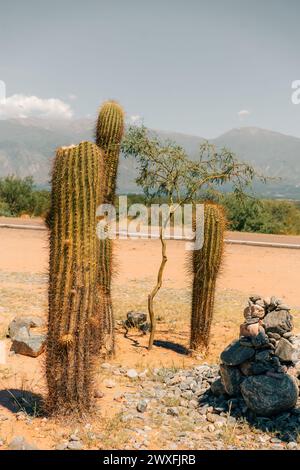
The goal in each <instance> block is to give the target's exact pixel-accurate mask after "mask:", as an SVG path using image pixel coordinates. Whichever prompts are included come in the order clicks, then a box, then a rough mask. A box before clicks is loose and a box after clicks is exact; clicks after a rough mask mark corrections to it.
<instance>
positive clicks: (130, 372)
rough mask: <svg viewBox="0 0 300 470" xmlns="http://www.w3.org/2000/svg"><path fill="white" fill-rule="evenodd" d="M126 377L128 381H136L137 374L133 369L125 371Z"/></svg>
mask: <svg viewBox="0 0 300 470" xmlns="http://www.w3.org/2000/svg"><path fill="white" fill-rule="evenodd" d="M126 375H127V377H129V378H130V379H136V378H137V377H138V375H139V374H138V373H137V371H136V370H135V369H129V370H128V371H127V374H126Z"/></svg>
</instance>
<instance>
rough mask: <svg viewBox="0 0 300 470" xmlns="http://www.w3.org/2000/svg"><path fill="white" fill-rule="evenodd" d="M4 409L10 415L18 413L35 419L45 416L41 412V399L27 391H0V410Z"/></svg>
mask: <svg viewBox="0 0 300 470" xmlns="http://www.w3.org/2000/svg"><path fill="white" fill-rule="evenodd" d="M1 407H3V408H6V409H7V410H9V411H11V412H12V413H19V412H20V411H21V412H23V413H24V414H26V415H28V416H31V417H37V416H42V415H45V413H44V412H43V397H42V395H40V394H37V393H33V392H31V391H29V390H21V389H15V388H7V389H3V390H0V409H1Z"/></svg>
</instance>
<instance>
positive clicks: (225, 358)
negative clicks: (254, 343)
mask: <svg viewBox="0 0 300 470" xmlns="http://www.w3.org/2000/svg"><path fill="white" fill-rule="evenodd" d="M254 354H255V351H254V349H253V348H251V347H249V348H248V347H245V346H243V345H241V343H240V340H237V341H234V342H233V343H231V344H230V345H229V346H227V348H226V349H224V351H223V352H222V354H221V361H222V362H223V363H224V364H226V365H228V366H238V365H239V364H242V363H243V362H245V361H247V360H248V359H251V358H252V357H253V356H254Z"/></svg>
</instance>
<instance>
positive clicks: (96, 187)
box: [46, 142, 103, 413]
mask: <svg viewBox="0 0 300 470" xmlns="http://www.w3.org/2000/svg"><path fill="white" fill-rule="evenodd" d="M102 178H103V156H102V154H101V151H100V150H99V148H98V147H97V145H95V144H93V143H89V142H82V143H80V144H79V145H77V146H72V147H67V148H61V149H59V150H58V151H57V154H56V158H55V161H54V168H53V174H52V193H51V209H50V217H49V228H50V277H49V317H48V337H47V354H46V377H47V384H48V408H49V411H50V412H52V413H57V412H60V413H62V412H72V411H75V410H76V411H77V412H82V411H86V410H88V409H89V408H90V405H91V398H92V383H93V367H92V364H93V357H92V351H93V329H94V326H95V325H94V323H95V319H97V317H98V316H99V313H98V308H99V306H98V305H97V303H96V290H97V276H98V259H97V255H98V249H99V248H98V246H99V240H98V238H97V235H96V222H97V221H96V208H97V206H98V205H99V204H100V202H101V186H102Z"/></svg>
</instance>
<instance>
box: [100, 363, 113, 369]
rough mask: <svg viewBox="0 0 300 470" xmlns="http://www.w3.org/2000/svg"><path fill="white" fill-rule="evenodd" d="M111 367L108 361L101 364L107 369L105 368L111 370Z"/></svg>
mask: <svg viewBox="0 0 300 470" xmlns="http://www.w3.org/2000/svg"><path fill="white" fill-rule="evenodd" d="M111 367H112V366H111V364H109V363H108V362H103V363H102V364H101V368H102V369H105V370H109V369H111Z"/></svg>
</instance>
